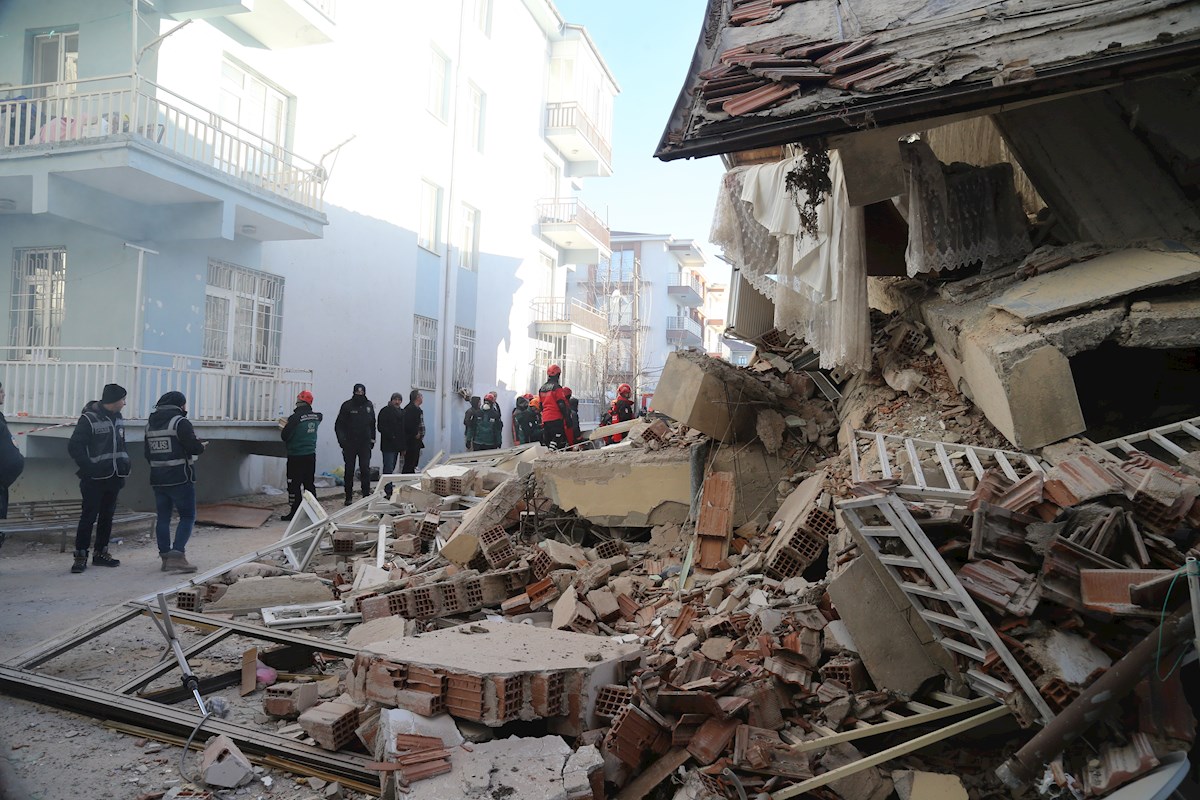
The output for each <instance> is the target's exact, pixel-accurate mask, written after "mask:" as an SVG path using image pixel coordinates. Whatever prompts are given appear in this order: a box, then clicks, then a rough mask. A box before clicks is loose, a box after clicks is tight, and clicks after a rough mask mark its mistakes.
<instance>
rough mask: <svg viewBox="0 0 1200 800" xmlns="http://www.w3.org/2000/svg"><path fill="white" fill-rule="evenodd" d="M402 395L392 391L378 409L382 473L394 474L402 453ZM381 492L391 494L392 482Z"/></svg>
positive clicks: (389, 495)
mask: <svg viewBox="0 0 1200 800" xmlns="http://www.w3.org/2000/svg"><path fill="white" fill-rule="evenodd" d="M403 405H404V395H402V394H400V393H399V392H392V398H391V400H389V401H388V404H387V405H386V406H384V407H383V408H381V409H379V419H378V423H377V424H376V428H377V429H378V430H379V449H380V450H382V451H383V474H384V475H395V474H396V465H397V464H399V463H401V462H400V458H401V456H403V455H404V412H403V410H402V408H401V407H402V406H403ZM383 493H384V494H385V495H387V496H388V497H391V496H392V484H390V483H389V484H388V485H387V486H384V487H383Z"/></svg>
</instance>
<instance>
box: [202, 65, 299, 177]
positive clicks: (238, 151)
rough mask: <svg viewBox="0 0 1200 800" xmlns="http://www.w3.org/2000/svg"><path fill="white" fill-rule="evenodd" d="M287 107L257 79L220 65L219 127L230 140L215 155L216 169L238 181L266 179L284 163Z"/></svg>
mask: <svg viewBox="0 0 1200 800" xmlns="http://www.w3.org/2000/svg"><path fill="white" fill-rule="evenodd" d="M290 104H291V98H290V97H289V96H288V95H287V94H286V93H284V92H283V90H281V89H280V88H278V87H276V86H273V85H272V84H270V83H269V82H268V81H266V80H265V79H264V78H262V77H261V76H259V75H256V74H255V73H253V72H251V71H250V70H248V69H245V68H243V67H242V66H240V65H238V64H236V63H234V62H232V61H230V60H229V59H226V60H225V61H224V62H222V64H221V117H222V122H221V127H222V128H223V129H225V130H226V132H227V133H229V134H230V136H231V137H233V138H232V141H230V145H229V146H227V147H223V148H222V151H221V152H219V153H217V159H218V162H219V166H220V167H221V168H222V169H225V170H226V171H230V172H233V173H234V174H239V175H240V176H241V177H248V176H247V175H246V173H250V174H251V175H258V176H262V177H270V173H271V169H270V165H271V164H272V163H279V162H281V161H283V160H284V152H285V145H286V144H287V121H288V114H289V106H290ZM233 142H244V143H245V144H244V145H240V146H236V147H235V146H234V145H233Z"/></svg>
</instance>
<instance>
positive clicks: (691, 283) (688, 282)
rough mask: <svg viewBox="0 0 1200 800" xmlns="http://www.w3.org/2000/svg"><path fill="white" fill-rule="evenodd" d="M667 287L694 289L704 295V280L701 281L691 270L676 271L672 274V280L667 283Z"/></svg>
mask: <svg viewBox="0 0 1200 800" xmlns="http://www.w3.org/2000/svg"><path fill="white" fill-rule="evenodd" d="M667 288H668V290H669V289H675V288H685V289H692V290H694V291H695V292H696V294H698V295H700V296H701V297H704V283H703V281H701V280H700V279H699V278H697V277H696V275H695V274H694V273H691V272H677V273H675V274H674V275H672V276H671V278H670V282H669V283H668V284H667Z"/></svg>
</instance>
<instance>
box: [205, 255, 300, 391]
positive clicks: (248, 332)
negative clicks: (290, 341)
mask: <svg viewBox="0 0 1200 800" xmlns="http://www.w3.org/2000/svg"><path fill="white" fill-rule="evenodd" d="M224 275H228V280H225V279H223V277H222V276H224ZM248 283H249V284H250V285H252V287H253V288H248ZM286 285H287V282H286V280H285V279H284V278H283V276H281V275H274V274H272V273H269V272H264V271H262V270H257V269H251V268H249V267H243V266H241V265H239V264H233V263H231V262H228V261H222V260H220V259H216V258H210V259H209V260H208V278H207V282H206V283H205V286H204V350H203V354H202V360H201V365H202V366H203V367H204V368H205V369H229V368H230V366H231V365H236V367H237V369H238V371H239V372H244V373H245V372H250V373H253V372H260V371H265V370H271V369H277V368H278V367H279V357H280V350H282V343H283V300H284V289H285V287H286ZM213 301H219V302H222V303H224V305H225V310H224V315H223V321H224V324H223V325H222V326H221V331H220V332H221V333H223V334H224V335H223V336H222V337H220V338H223V340H224V342H223V345H222V348H221V350H222V352H220V353H218V352H216V350H215V349H214V348H213V346H212V345H213V344H215V343H216V342H217V341H218V338H217V337H216V336H214V334H215V333H216V332H217V331H218V329H217V328H216V327H214V325H213V324H212V320H211V319H210V316H209V312H210V310H211V309H213V308H214V307H215V306H216V305H217V303H216V302H213ZM247 304H248V306H249V307H248V308H247ZM247 336H248V338H249V341H246V337H247ZM243 354H247V355H249V356H250V357H249V358H248V359H242V358H239V357H238V356H239V355H243Z"/></svg>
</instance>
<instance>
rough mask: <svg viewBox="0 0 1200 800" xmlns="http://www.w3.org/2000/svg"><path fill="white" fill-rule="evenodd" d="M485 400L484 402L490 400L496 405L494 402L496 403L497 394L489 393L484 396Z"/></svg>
mask: <svg viewBox="0 0 1200 800" xmlns="http://www.w3.org/2000/svg"><path fill="white" fill-rule="evenodd" d="M483 399H484V400H490V401H491V402H493V403H494V402H496V393H495V392H488V393H487V394H485V395H484V396H483Z"/></svg>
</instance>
